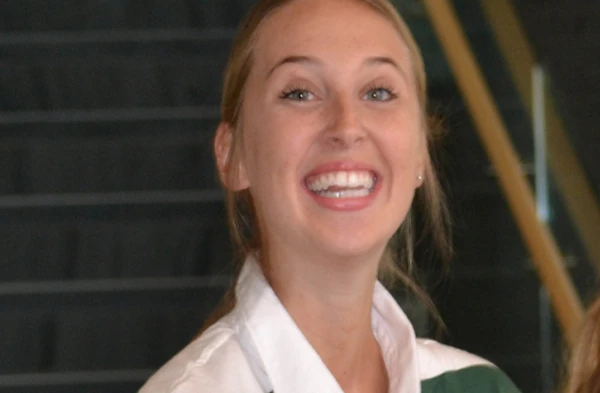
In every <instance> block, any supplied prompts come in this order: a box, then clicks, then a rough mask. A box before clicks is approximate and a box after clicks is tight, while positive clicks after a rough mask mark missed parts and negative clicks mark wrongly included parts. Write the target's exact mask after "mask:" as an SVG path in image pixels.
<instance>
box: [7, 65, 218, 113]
mask: <svg viewBox="0 0 600 393" xmlns="http://www.w3.org/2000/svg"><path fill="white" fill-rule="evenodd" d="M224 64H225V56H223V57H221V58H219V57H218V55H215V54H213V55H211V56H210V57H209V56H208V55H206V54H196V55H182V56H177V57H176V56H141V55H128V56H125V55H124V56H116V55H112V54H111V55H107V56H103V57H100V56H94V57H89V58H74V59H55V60H53V61H48V60H42V61H40V62H37V63H36V62H35V61H26V62H25V61H22V62H19V63H16V62H7V61H1V62H0V88H1V91H2V96H1V97H0V110H1V111H21V110H24V111H27V110H61V109H94V108H135V107H155V106H158V107H162V106H167V107H169V106H190V105H215V104H218V103H219V100H220V91H221V77H220V74H221V70H222V69H223V67H224Z"/></svg>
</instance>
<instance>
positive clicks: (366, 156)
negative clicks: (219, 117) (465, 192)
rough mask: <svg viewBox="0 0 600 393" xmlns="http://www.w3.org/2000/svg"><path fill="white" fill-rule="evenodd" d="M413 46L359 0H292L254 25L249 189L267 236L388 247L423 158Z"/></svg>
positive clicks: (357, 252) (306, 246) (246, 116)
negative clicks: (254, 44)
mask: <svg viewBox="0 0 600 393" xmlns="http://www.w3.org/2000/svg"><path fill="white" fill-rule="evenodd" d="M415 84H416V82H415V78H414V73H413V70H412V67H411V60H410V54H409V51H408V48H407V47H406V45H405V43H404V41H403V40H402V38H401V37H400V36H399V34H398V33H397V32H396V30H395V29H394V27H393V25H392V24H391V23H390V22H388V21H387V20H386V19H385V18H383V17H382V16H380V15H379V14H378V13H376V12H375V11H373V10H372V9H371V8H369V7H368V6H367V5H365V4H363V3H361V2H359V1H355V0H295V1H293V2H291V3H290V4H288V5H286V6H285V7H283V8H280V9H278V10H277V11H276V12H275V13H273V14H272V15H271V16H270V17H269V18H268V19H267V20H265V22H264V23H263V25H262V26H261V28H260V29H259V31H258V35H257V42H256V46H255V51H254V63H253V68H252V70H251V73H250V75H249V79H248V82H247V86H246V90H245V93H244V105H243V108H242V119H243V123H242V127H243V135H244V141H243V150H242V158H241V163H240V164H241V179H240V181H241V183H240V186H241V187H242V188H244V187H249V188H250V191H251V193H252V195H253V198H254V202H255V205H256V211H257V214H258V216H259V219H260V221H261V223H262V229H263V236H266V237H267V242H268V244H269V247H283V249H285V250H287V252H294V253H300V254H305V255H306V256H309V257H310V256H320V257H323V256H325V257H343V258H347V257H361V256H367V255H376V254H377V253H381V252H382V251H383V249H384V247H385V245H386V243H387V241H388V240H389V238H390V237H391V236H392V235H393V233H394V232H395V231H396V230H397V228H398V227H399V226H400V224H401V223H402V221H403V220H404V218H405V217H406V214H407V212H408V210H409V207H410V204H411V201H412V198H413V195H414V192H415V188H416V187H418V186H419V185H420V182H421V181H420V180H419V176H420V175H422V174H423V171H424V162H425V159H426V154H427V153H426V147H425V137H424V133H423V124H422V114H421V109H420V108H419V102H418V98H417V89H416V85H415Z"/></svg>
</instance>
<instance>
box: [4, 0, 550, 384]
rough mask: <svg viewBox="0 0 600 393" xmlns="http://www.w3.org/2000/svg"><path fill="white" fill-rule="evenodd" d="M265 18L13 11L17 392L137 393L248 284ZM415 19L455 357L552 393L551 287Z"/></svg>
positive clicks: (234, 13) (178, 2) (506, 101)
mask: <svg viewBox="0 0 600 393" xmlns="http://www.w3.org/2000/svg"><path fill="white" fill-rule="evenodd" d="M252 3H253V1H252V0H228V1H223V0H205V1H191V0H169V1H153V0H119V1H106V0H88V1H85V2H82V1H78V0H56V1H52V2H48V1H44V0H6V1H4V2H2V3H0V31H1V32H0V336H1V337H2V338H3V340H2V342H1V343H0V353H1V354H2V355H1V356H0V392H45V393H46V392H82V391H85V392H106V391H110V392H132V391H135V390H136V389H137V388H138V387H139V386H140V385H141V384H142V383H143V381H145V379H147V378H148V376H149V375H150V374H151V373H152V372H153V371H154V370H155V369H156V368H157V367H158V366H160V365H161V364H163V363H164V362H165V361H166V360H167V359H169V358H170V357H171V356H172V355H173V354H175V353H176V352H177V351H178V350H179V349H180V348H182V347H183V346H184V345H185V344H187V343H188V342H189V341H190V340H191V339H192V337H193V336H194V335H195V333H196V332H197V331H198V329H199V327H200V326H201V325H202V321H203V319H204V318H205V317H206V315H207V313H208V312H209V310H211V309H212V308H213V307H214V306H215V304H216V303H217V301H218V299H219V298H220V296H221V295H222V294H223V291H224V290H225V288H226V287H227V286H228V285H229V284H230V281H231V276H230V270H229V269H230V266H229V262H230V260H231V249H230V246H229V238H228V234H227V228H226V222H225V209H224V204H223V194H222V192H221V191H220V189H219V187H218V183H217V179H216V175H215V169H214V165H213V157H212V137H213V133H214V130H215V127H216V125H217V123H218V121H219V108H218V103H219V99H220V87H221V79H222V70H223V65H224V63H225V60H226V57H227V54H228V51H229V46H230V44H231V40H232V37H233V35H234V28H235V26H236V25H237V24H238V22H239V20H240V18H241V16H242V15H243V14H244V12H245V11H246V10H247V9H248V8H249V7H250V5H251V4H252ZM473 3H474V2H473V1H471V0H456V4H457V7H458V8H459V11H460V13H461V17H462V18H463V19H464V22H465V23H466V24H465V26H466V28H467V33H468V35H469V37H470V39H471V40H472V42H473V43H474V45H475V47H476V48H478V49H480V50H479V51H478V56H479V60H480V62H481V65H482V67H483V68H484V69H485V70H486V72H487V73H488V75H491V76H493V77H490V78H489V82H490V84H491V88H492V90H493V91H494V94H495V96H496V98H497V100H498V102H499V105H500V108H501V111H502V113H503V115H504V117H505V119H506V121H507V123H508V124H509V126H510V127H511V129H512V130H513V138H514V141H515V143H516V145H517V147H518V149H519V151H520V153H521V154H522V156H523V157H525V161H526V162H527V161H528V160H531V154H532V153H531V152H532V147H531V146H532V141H531V138H530V137H529V135H530V134H531V132H530V131H529V129H530V126H529V124H528V120H527V118H526V115H525V113H524V111H523V110H522V106H521V105H520V102H519V101H518V99H517V98H516V93H515V92H514V89H513V88H512V87H511V83H510V78H509V77H508V75H507V73H506V71H505V70H504V69H503V67H502V59H501V57H500V55H499V54H498V52H497V51H495V50H493V49H490V48H492V47H493V44H492V42H493V41H492V40H493V38H492V37H491V34H490V32H489V31H488V29H487V27H486V26H485V24H484V23H483V20H482V19H481V15H480V14H479V12H478V9H477V8H476V7H474V6H473ZM399 6H400V9H401V10H402V12H403V13H404V15H405V17H406V18H407V19H408V22H409V24H410V25H411V27H412V29H413V32H414V34H415V36H416V38H417V41H418V42H419V44H420V45H421V48H422V50H423V53H424V56H425V60H426V65H427V70H428V74H429V83H430V89H429V92H430V96H431V99H432V110H433V111H434V112H436V113H437V114H439V115H442V116H443V117H444V118H446V128H447V129H448V136H447V138H446V139H445V141H444V143H443V145H442V154H441V155H440V156H441V157H442V158H441V161H442V163H443V167H444V171H445V172H446V176H447V177H448V178H449V185H450V190H451V191H450V194H451V204H452V210H453V212H454V216H455V217H456V225H455V226H456V230H455V235H456V248H457V258H456V259H457V262H456V263H454V265H453V267H452V271H453V274H452V278H451V280H450V284H448V285H446V286H445V287H442V288H441V289H440V288H438V289H437V290H435V291H434V295H435V297H436V300H437V302H438V304H439V306H440V310H441V313H442V317H443V318H444V320H445V321H446V323H447V325H448V328H449V332H450V334H449V336H448V337H447V341H448V342H450V343H451V344H454V345H457V346H460V347H462V348H465V349H467V350H470V351H472V352H475V353H477V354H479V355H482V356H485V357H487V358H489V359H490V360H492V361H494V362H496V363H497V364H498V365H499V366H500V367H502V368H503V369H504V370H505V371H506V372H508V373H509V374H510V375H511V377H512V378H513V379H514V380H515V381H516V382H517V384H518V385H519V386H520V387H521V389H523V391H524V392H534V391H540V386H541V382H540V381H541V380H542V377H541V374H540V369H541V364H542V353H543V350H542V344H541V341H540V338H539V337H540V329H541V328H540V326H542V325H543V323H544V322H543V321H544V320H543V319H541V318H540V312H539V310H541V309H542V310H543V297H540V288H539V283H538V280H537V276H536V274H535V272H534V271H533V269H532V268H531V267H530V265H529V264H528V262H527V252H526V250H525V249H524V248H523V245H522V242H521V240H520V238H519V235H518V233H517V231H516V228H515V225H514V222H513V220H512V218H511V216H510V214H509V212H508V209H507V206H506V203H505V202H504V199H503V197H502V196H501V194H500V191H499V189H498V186H497V184H496V181H495V179H494V175H493V170H491V168H490V167H489V163H488V160H487V158H486V155H485V154H484V152H483V150H482V148H481V146H480V144H479V141H478V139H477V136H476V133H475V131H474V129H473V126H472V125H471V122H470V120H469V117H468V115H467V113H466V111H465V108H464V105H463V103H462V100H461V98H460V95H459V94H458V92H457V90H456V86H455V85H454V82H453V79H452V75H451V73H450V71H449V69H448V67H447V66H446V63H445V59H444V57H443V55H442V52H441V50H440V48H439V45H438V43H437V40H436V39H435V37H434V35H433V32H432V30H431V27H430V26H429V24H428V21H427V19H426V17H425V15H424V12H423V9H422V8H421V7H420V6H419V4H418V3H416V2H414V1H409V0H405V1H404V2H400V3H399ZM481 49H483V50H481ZM421 251H425V250H421ZM424 254H425V252H423V255H424ZM432 269H435V267H434V268H432ZM411 315H413V319H418V315H419V314H418V312H413V313H412V314H411ZM417 322H418V321H417ZM546 322H547V321H546ZM419 326H421V325H419ZM544 326H545V325H544ZM552 329H555V328H552ZM419 330H420V331H423V332H424V331H425V328H424V327H423V328H419ZM552 334H555V335H556V332H555V331H554V330H553V333H552Z"/></svg>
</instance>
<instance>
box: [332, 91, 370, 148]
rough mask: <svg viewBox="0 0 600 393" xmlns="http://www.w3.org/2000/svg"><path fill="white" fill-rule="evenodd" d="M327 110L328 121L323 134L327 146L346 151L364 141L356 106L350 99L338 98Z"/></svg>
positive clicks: (364, 133) (362, 128)
mask: <svg viewBox="0 0 600 393" xmlns="http://www.w3.org/2000/svg"><path fill="white" fill-rule="evenodd" d="M327 110H328V111H330V113H329V117H330V121H329V124H328V127H327V129H326V131H325V133H324V136H325V141H326V142H327V144H329V145H330V146H332V147H336V148H343V149H346V148H350V147H352V146H354V145H356V144H359V143H360V142H362V141H363V140H364V139H365V137H366V132H365V129H364V127H363V125H362V123H361V117H360V113H359V108H358V105H357V104H356V103H354V102H353V101H352V100H351V99H348V98H345V97H338V98H337V99H335V100H334V101H333V102H332V104H331V106H330V107H329V108H327Z"/></svg>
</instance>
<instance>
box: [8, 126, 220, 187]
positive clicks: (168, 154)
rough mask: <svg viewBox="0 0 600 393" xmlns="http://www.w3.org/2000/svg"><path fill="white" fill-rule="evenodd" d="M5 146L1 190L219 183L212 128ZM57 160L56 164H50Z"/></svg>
mask: <svg viewBox="0 0 600 393" xmlns="http://www.w3.org/2000/svg"><path fill="white" fill-rule="evenodd" d="M191 139H192V138H191V137H185V136H184V137H180V138H175V137H171V138H169V134H168V130H167V129H165V135H164V136H163V137H160V138H159V137H156V138H152V139H149V140H148V139H147V138H146V139H144V138H137V139H134V140H129V141H127V140H125V141H119V140H108V141H107V140H106V139H102V140H99V139H96V140H91V139H90V140H68V141H54V142H46V143H44V142H40V143H36V144H33V143H30V144H29V145H28V146H24V147H16V148H15V147H10V146H2V147H0V153H1V154H0V157H2V158H0V162H1V163H2V164H3V165H1V166H0V194H4V195H7V194H9V195H11V194H59V193H84V192H118V191H133V190H136V191H158V190H174V189H197V190H204V189H215V188H218V181H217V175H216V170H215V169H214V158H213V151H212V150H213V149H212V134H210V135H208V134H207V133H204V134H199V135H198V137H197V138H196V139H195V140H191ZM50 163H52V165H50Z"/></svg>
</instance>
